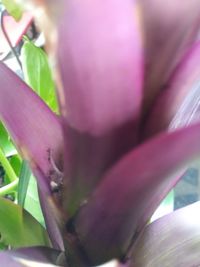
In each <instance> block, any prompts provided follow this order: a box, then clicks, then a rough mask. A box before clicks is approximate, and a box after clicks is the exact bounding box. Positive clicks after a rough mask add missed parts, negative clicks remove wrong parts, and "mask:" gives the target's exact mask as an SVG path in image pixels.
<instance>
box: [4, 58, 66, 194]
mask: <svg viewBox="0 0 200 267" xmlns="http://www.w3.org/2000/svg"><path fill="white" fill-rule="evenodd" d="M0 118H1V119H2V121H3V122H4V123H5V125H6V127H7V128H8V130H9V132H10V134H11V136H12V138H13V140H14V141H15V143H16V145H17V147H18V148H19V149H20V151H21V153H22V155H23V156H24V158H26V159H27V160H28V161H29V162H30V164H31V167H32V169H33V171H34V172H35V174H36V176H37V174H39V173H40V172H41V173H42V175H44V177H46V178H47V179H50V178H51V176H50V175H49V172H50V170H51V169H52V168H53V166H52V164H51V162H52V161H54V160H55V162H56V163H57V161H58V159H59V156H60V154H61V146H62V142H63V140H62V131H61V126H60V123H59V121H58V118H57V117H56V115H54V114H53V113H52V112H51V110H50V109H49V108H48V107H47V105H46V104H45V103H44V102H43V101H42V100H41V99H40V98H39V97H38V96H37V95H36V94H35V93H34V92H33V91H32V90H31V89H30V88H29V87H28V86H27V85H26V84H25V83H24V82H23V81H22V80H21V79H20V78H19V77H18V76H16V74H15V73H13V72H12V71H11V70H9V69H8V68H7V67H6V66H5V65H4V64H2V63H0ZM50 157H52V159H51V160H50ZM42 175H41V176H42ZM38 176H40V175H38ZM38 182H39V185H40V179H39V178H38ZM41 182H42V181H41ZM44 183H45V182H44V181H43V184H44ZM48 184H49V183H48ZM43 190H44V188H43Z"/></svg>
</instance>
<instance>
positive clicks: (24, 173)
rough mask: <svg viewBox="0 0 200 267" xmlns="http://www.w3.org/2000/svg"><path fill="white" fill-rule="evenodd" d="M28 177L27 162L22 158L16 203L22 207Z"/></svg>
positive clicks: (29, 171)
mask: <svg viewBox="0 0 200 267" xmlns="http://www.w3.org/2000/svg"><path fill="white" fill-rule="evenodd" d="M30 177H31V170H30V168H29V165H28V162H27V161H25V160H23V162H22V165H21V171H20V175H19V185H18V203H19V205H20V206H22V207H23V206H24V202H25V198H26V193H27V190H28V184H29V181H30Z"/></svg>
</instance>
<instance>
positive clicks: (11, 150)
mask: <svg viewBox="0 0 200 267" xmlns="http://www.w3.org/2000/svg"><path fill="white" fill-rule="evenodd" d="M0 147H1V149H2V150H3V152H4V154H5V156H6V157H9V156H12V155H15V154H16V153H17V151H16V149H15V146H14V145H13V143H12V142H11V139H10V136H9V134H8V132H7V131H6V129H5V127H4V126H3V124H2V123H1V122H0Z"/></svg>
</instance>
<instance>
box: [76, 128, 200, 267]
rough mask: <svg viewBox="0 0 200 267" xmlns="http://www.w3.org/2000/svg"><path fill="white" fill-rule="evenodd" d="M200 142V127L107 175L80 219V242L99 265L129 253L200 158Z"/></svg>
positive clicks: (160, 141)
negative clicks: (184, 173) (190, 164)
mask: <svg viewBox="0 0 200 267" xmlns="http://www.w3.org/2000/svg"><path fill="white" fill-rule="evenodd" d="M199 140H200V124H197V125H193V126H190V127H188V128H185V129H181V130H179V131H176V132H173V133H170V134H169V133H166V134H163V135H160V136H158V137H157V138H154V139H152V140H150V141H149V142H147V143H145V144H143V145H141V146H140V147H139V148H137V149H135V150H133V151H132V152H130V153H129V154H127V155H126V156H124V157H123V158H122V159H121V160H120V161H119V162H118V164H116V165H115V166H114V167H113V168H112V169H111V170H110V171H109V172H107V174H106V175H105V176H104V177H103V179H102V182H101V183H100V184H99V186H98V187H97V189H96V190H95V192H94V193H93V195H92V197H91V198H90V199H89V200H88V203H86V204H85V205H84V206H83V207H82V208H81V210H80V212H79V213H78V215H77V217H75V229H76V232H77V234H78V237H79V240H81V243H82V245H83V247H84V249H85V251H86V253H87V254H88V257H89V258H90V259H91V261H92V262H93V263H94V265H95V264H96V263H98V264H99V263H101V262H102V261H107V260H109V259H111V258H115V257H122V256H123V255H124V253H126V251H127V249H128V247H129V246H130V244H131V243H132V241H133V240H134V239H135V238H136V237H137V234H138V232H140V231H141V229H143V227H144V226H145V224H146V223H147V221H148V220H149V218H150V217H151V215H152V214H153V212H154V211H155V209H156V207H157V206H158V204H159V203H160V201H161V200H162V199H163V198H164V197H165V196H166V194H167V193H168V192H169V191H170V189H171V188H172V187H173V186H174V185H175V183H176V182H177V181H178V179H179V176H176V175H174V173H175V172H176V171H179V172H180V170H181V169H182V168H183V167H184V166H185V164H187V163H188V162H189V161H191V160H193V159H194V158H195V157H197V156H198V155H200V142H199Z"/></svg>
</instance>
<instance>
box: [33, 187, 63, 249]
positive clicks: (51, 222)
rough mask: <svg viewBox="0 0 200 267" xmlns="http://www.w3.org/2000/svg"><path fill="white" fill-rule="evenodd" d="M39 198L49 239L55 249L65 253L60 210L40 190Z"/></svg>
mask: <svg viewBox="0 0 200 267" xmlns="http://www.w3.org/2000/svg"><path fill="white" fill-rule="evenodd" d="M38 193H39V198H40V202H41V208H42V212H43V216H44V218H45V223H46V227H47V231H48V234H49V237H50V239H51V243H52V245H53V248H55V249H58V250H61V251H64V250H65V248H64V244H63V238H62V235H61V231H62V230H61V228H60V224H61V222H60V218H59V216H60V214H59V211H58V208H57V207H56V206H55V204H54V203H53V201H52V199H51V198H49V197H47V196H46V194H44V193H43V192H42V190H40V189H39V190H38Z"/></svg>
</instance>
